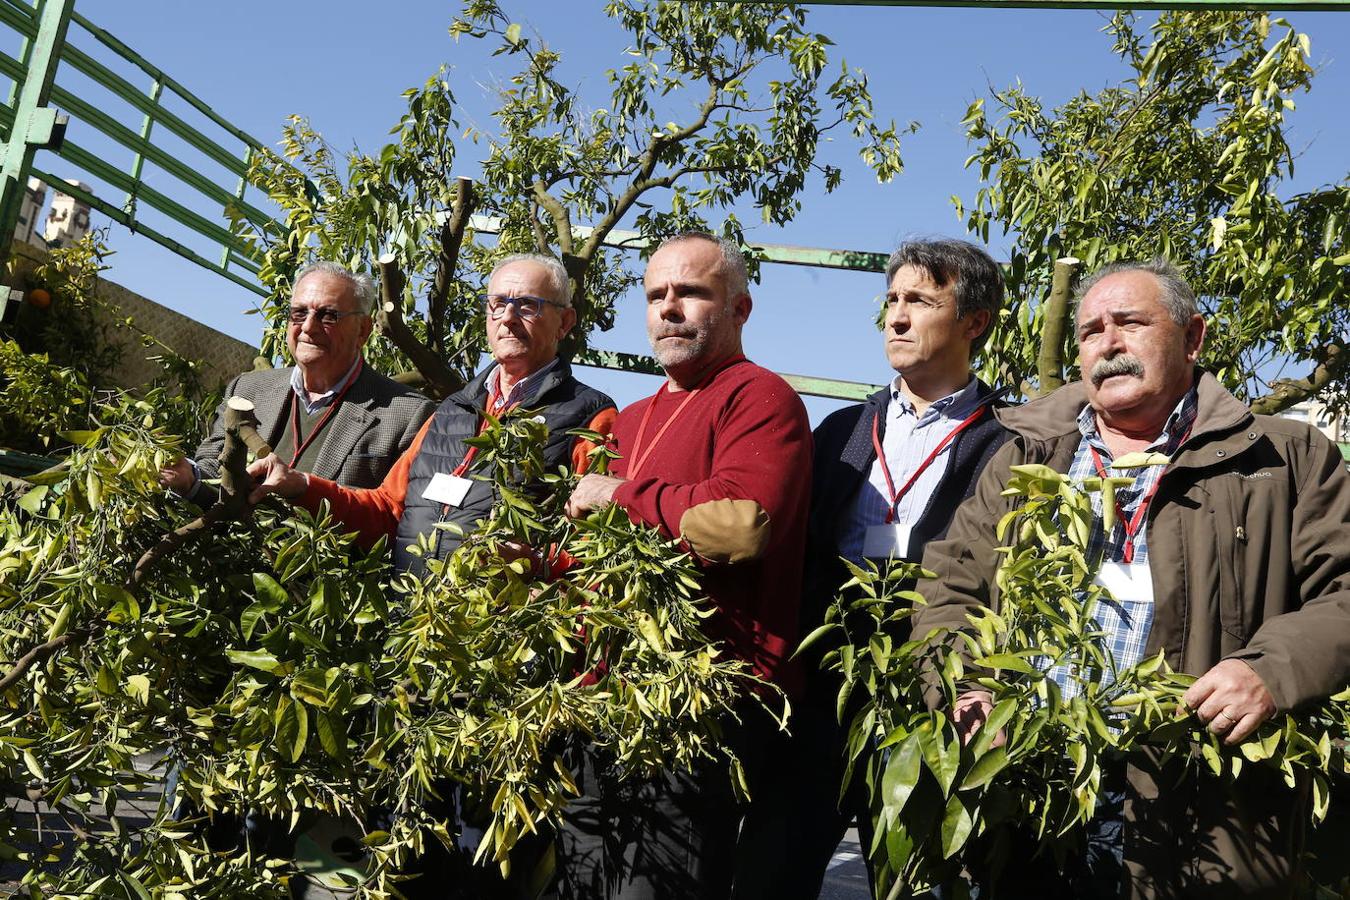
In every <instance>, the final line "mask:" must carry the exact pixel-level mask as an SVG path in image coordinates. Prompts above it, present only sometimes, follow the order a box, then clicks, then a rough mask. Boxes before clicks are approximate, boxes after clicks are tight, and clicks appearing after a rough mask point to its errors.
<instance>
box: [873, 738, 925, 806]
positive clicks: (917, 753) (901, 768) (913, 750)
mask: <svg viewBox="0 0 1350 900" xmlns="http://www.w3.org/2000/svg"><path fill="white" fill-rule="evenodd" d="M920 745H921V739H920V735H919V732H917V731H913V732H910V735H909V737H907V738H905V740H904V741H903V742H902V743H901V744H900V745H899V746H897V747H895V748H894V749H893V750H892V751H891V758H890V759H888V760H887V761H886V769H885V771H884V772H883V773H882V776H881V802H882V805H883V806H884V808H885V810H886V814H887V815H888V816H890V817H891V818H892V820H894V819H897V818H898V817H899V815H900V812H901V810H903V809H904V808H905V804H906V803H908V802H909V798H910V795H911V794H913V793H914V788H915V786H916V785H917V784H918V783H919V764H920V762H921V761H922V757H923V752H922V749H921V746H920Z"/></svg>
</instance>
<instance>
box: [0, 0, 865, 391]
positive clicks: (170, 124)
mask: <svg viewBox="0 0 1350 900" xmlns="http://www.w3.org/2000/svg"><path fill="white" fill-rule="evenodd" d="M0 25H3V26H8V27H9V28H11V29H13V30H14V31H15V32H17V33H18V34H19V35H20V36H21V38H22V49H21V51H20V53H19V56H18V57H17V58H15V57H11V56H8V55H6V54H4V53H0V76H6V77H8V78H10V79H12V80H13V82H14V88H13V90H12V91H11V94H10V98H9V102H8V103H4V104H0V130H4V131H6V132H7V133H8V134H9V136H10V140H9V141H8V143H7V145H6V150H7V154H9V155H12V156H13V157H14V160H15V164H14V165H13V166H11V167H9V168H6V169H5V179H6V181H5V185H6V187H5V191H6V193H5V195H4V197H3V198H0V242H3V241H6V240H7V236H8V235H10V234H12V233H13V230H14V219H15V217H17V210H18V207H19V204H20V202H21V200H22V197H23V188H24V186H25V185H26V184H27V177H28V175H30V174H31V175H34V176H36V177H38V178H40V179H42V180H43V181H45V182H47V183H48V184H51V185H54V186H56V187H57V189H58V190H60V191H62V192H64V193H66V194H69V195H71V196H73V197H75V198H76V199H78V200H80V201H82V202H84V203H87V204H88V205H89V206H90V208H91V209H93V210H96V211H98V212H100V213H102V214H103V215H106V216H107V217H108V218H110V219H112V220H113V221H114V222H117V223H119V224H121V225H124V226H126V227H127V228H128V229H130V230H131V231H133V232H135V233H137V234H142V235H144V236H146V237H148V238H150V239H151V240H153V241H155V242H156V243H158V244H161V245H162V246H164V247H166V248H168V249H169V250H171V251H173V252H174V253H177V254H178V255H180V256H183V257H185V258H187V259H190V260H192V261H193V262H195V263H197V264H198V265H201V266H203V267H205V268H207V269H209V270H211V271H213V272H215V273H216V274H218V275H221V276H223V277H225V278H228V279H230V280H231V281H233V282H234V283H235V284H238V285H240V286H241V287H244V288H247V289H248V290H250V291H253V292H254V293H257V294H260V295H266V293H267V291H266V289H265V288H263V287H262V286H261V285H260V284H259V283H258V281H257V277H256V276H257V273H258V269H259V263H260V262H261V259H260V257H259V255H258V254H257V251H256V250H255V249H254V248H253V247H252V246H250V245H249V244H248V243H247V242H246V241H244V240H243V239H242V238H241V237H240V236H238V235H236V234H234V233H233V232H232V231H231V230H230V228H229V216H228V214H227V211H228V210H235V211H237V214H238V215H240V216H243V217H244V218H246V219H248V220H249V221H251V222H252V223H254V224H256V225H264V224H266V223H267V222H268V221H269V220H270V216H269V215H268V214H267V213H266V212H264V211H263V210H261V209H259V208H258V207H257V206H254V205H252V204H250V203H248V202H247V201H246V200H245V199H244V196H245V191H246V189H247V187H248V180H247V173H248V169H249V165H250V163H251V162H252V159H253V154H254V153H256V152H257V151H259V150H261V149H262V148H263V145H262V143H261V142H260V141H259V140H257V139H256V138H254V137H253V136H251V135H249V134H247V133H246V132H244V131H242V130H241V129H239V128H237V127H235V126H234V125H232V124H231V123H230V122H229V121H227V120H226V119H224V118H223V117H221V116H220V115H219V114H217V113H216V112H215V111H214V110H212V109H211V107H210V106H209V105H208V104H207V103H206V102H205V101H203V100H201V99H200V98H198V97H197V96H196V95H195V94H193V93H192V92H191V91H189V90H188V89H187V88H185V87H184V86H183V85H182V84H180V83H179V82H178V81H176V80H174V79H173V78H171V77H170V76H168V75H167V74H165V73H164V72H163V71H162V70H160V69H159V68H158V67H156V66H155V65H153V64H152V63H150V62H149V61H147V60H146V59H145V58H144V57H142V56H141V55H140V54H139V53H137V52H136V51H134V50H132V49H131V48H130V47H128V46H127V45H126V44H124V43H122V42H121V41H119V40H118V39H117V38H116V37H114V36H113V35H112V34H110V33H109V32H108V31H107V30H105V29H103V28H100V27H99V26H97V25H95V24H94V23H92V22H90V21H89V20H88V19H87V18H85V17H84V16H82V15H80V14H79V13H78V12H75V11H74V0H37V2H36V5H30V4H28V3H25V2H23V0H0ZM70 26H74V28H75V31H76V34H77V35H78V36H79V37H80V38H81V40H88V41H89V42H90V44H89V46H90V49H92V48H93V45H101V46H102V47H103V48H104V50H105V51H111V53H112V54H113V55H114V56H115V57H116V58H119V59H121V60H125V61H126V62H129V63H131V64H132V65H133V66H135V67H136V68H137V69H139V70H140V71H141V72H143V73H144V74H145V75H146V76H147V81H148V86H138V85H136V84H133V83H132V82H130V81H128V80H127V79H126V78H124V77H123V76H121V75H119V74H118V73H117V72H114V71H113V70H112V69H111V68H110V67H109V66H108V65H106V64H104V63H103V62H100V61H99V60H98V59H96V58H95V57H94V55H92V54H91V52H89V50H87V49H83V48H82V47H81V46H79V42H72V41H71V40H70V39H69V37H68V34H67V30H68V29H69V28H70ZM66 67H69V71H70V72H74V73H79V74H80V75H83V76H85V77H87V78H89V79H90V80H92V81H93V82H94V83H95V84H97V85H99V86H100V87H103V88H105V89H107V90H108V91H110V92H111V93H112V94H113V95H114V96H115V97H117V98H119V99H121V100H122V101H125V102H126V103H127V104H128V105H129V106H130V107H131V108H132V109H133V110H134V111H135V113H137V114H139V115H140V116H141V117H142V118H141V119H140V121H139V122H138V123H126V122H122V121H118V119H117V118H116V117H115V116H114V115H113V114H112V113H111V112H109V111H108V110H107V109H105V108H101V107H100V106H99V105H98V104H97V103H95V102H92V101H90V100H89V99H88V98H86V97H82V96H80V95H79V93H78V92H76V91H74V90H72V89H70V88H68V87H65V86H63V85H62V83H61V82H62V77H63V76H65V75H66V73H67V68H66ZM169 97H177V98H179V99H181V100H182V101H183V102H185V103H186V104H187V105H188V106H189V107H190V108H191V109H193V110H195V111H197V112H199V113H201V115H202V116H204V117H205V118H206V119H207V120H208V121H209V122H210V123H212V124H213V125H215V126H217V127H218V128H219V129H220V130H221V132H222V133H223V134H224V135H226V136H228V138H230V139H231V140H230V146H226V145H225V144H222V143H221V142H220V141H219V140H217V139H215V138H212V137H210V136H208V135H207V134H205V133H203V132H202V131H201V130H200V129H198V128H197V127H194V126H193V125H191V124H189V123H188V122H186V121H185V120H184V119H183V118H182V117H181V116H179V115H177V114H175V113H173V112H172V111H170V110H169V109H166V108H165V106H164V102H165V100H166V99H167V98H169ZM53 108H57V109H60V110H62V111H63V112H65V113H66V114H67V115H68V116H69V117H70V123H69V125H68V126H67V127H66V131H67V133H68V134H69V137H67V138H66V139H65V140H63V141H62V140H60V139H59V138H56V137H54V136H53V135H52V134H51V133H50V131H51V129H48V131H46V132H43V131H41V130H40V128H39V127H38V126H40V125H41V124H42V123H43V122H45V121H48V120H52V119H53V115H54V114H53ZM90 131H95V132H98V134H100V135H101V136H102V137H103V138H104V139H106V140H108V141H111V142H112V144H113V145H115V146H117V147H119V148H122V149H124V150H127V151H130V154H131V164H130V166H128V167H123V168H119V167H118V166H116V165H114V164H113V163H111V162H109V161H108V160H107V159H106V154H101V153H98V152H96V151H95V150H93V149H91V148H90V147H89V146H87V145H86V144H85V143H82V142H81V141H82V140H83V139H84V135H86V134H88V133H90ZM162 133H168V134H170V135H172V136H174V137H176V138H177V139H179V140H181V141H183V142H184V143H186V144H187V145H188V146H190V147H192V148H193V149H194V150H196V151H198V152H199V153H201V154H202V155H203V156H205V157H206V158H207V159H209V160H210V161H212V162H213V163H215V164H217V165H219V166H220V167H221V168H222V169H223V170H224V172H225V173H226V175H227V177H230V178H233V179H234V183H233V184H232V185H229V186H226V185H222V184H219V183H218V181H217V180H216V179H213V178H212V177H210V176H209V175H208V174H206V173H203V172H201V171H198V170H197V169H194V168H193V167H192V166H191V165H189V164H188V163H186V162H184V161H183V160H181V159H179V158H178V157H176V156H175V155H174V154H173V153H172V152H170V151H169V150H167V149H165V148H164V147H163V146H160V145H158V144H156V143H155V137H156V136H157V135H158V134H162ZM38 149H49V150H51V151H52V152H53V153H55V154H56V155H57V156H59V157H60V158H61V159H63V160H65V161H67V162H69V163H70V164H71V165H72V166H74V167H75V168H77V169H79V170H81V171H84V172H87V173H89V175H90V176H92V177H93V178H94V179H97V180H99V181H101V182H103V183H105V184H107V185H109V186H111V188H112V189H113V190H115V191H117V192H118V197H117V198H116V199H115V200H114V199H113V198H110V197H106V196H102V195H100V193H99V192H98V191H96V190H84V189H83V188H81V187H79V186H76V185H67V184H64V183H63V179H62V178H60V177H58V176H56V175H54V174H52V173H50V172H48V171H45V170H44V169H42V168H39V167H38V166H35V165H34V164H33V154H34V152H35V151H36V150H38ZM147 163H149V164H151V165H152V166H154V167H156V168H157V169H158V170H159V171H160V172H162V173H164V174H165V175H167V176H168V177H170V178H171V179H172V180H173V181H174V182H175V183H177V184H181V185H185V186H187V187H189V188H191V189H192V190H193V191H195V192H196V195H197V196H198V197H199V198H200V199H201V201H202V205H199V206H195V207H194V206H189V205H188V204H186V203H184V202H181V201H179V200H175V199H174V198H172V197H170V196H169V195H168V194H167V193H166V192H164V191H162V190H159V189H156V188H155V187H152V186H151V185H149V184H147V183H146V182H145V180H144V179H143V174H144V172H145V166H146V164H147ZM203 207H204V208H203ZM142 208H150V209H153V210H156V211H157V212H159V213H161V214H163V215H164V216H166V217H167V218H169V219H170V220H172V221H173V222H175V223H176V224H177V225H179V226H181V227H182V228H184V229H186V230H187V231H188V232H191V233H194V234H196V235H198V236H200V237H204V238H206V239H207V240H208V241H210V242H211V243H212V244H214V245H215V246H217V247H219V248H220V254H219V257H218V258H217V259H208V258H207V257H205V256H203V255H202V254H200V253H198V252H197V251H196V250H193V249H192V248H191V247H189V246H187V244H185V243H184V242H183V241H182V240H179V239H178V238H175V237H173V236H170V235H169V234H165V233H164V232H163V231H160V230H158V229H156V228H154V227H152V226H150V225H148V224H147V223H145V222H144V221H142V220H141V219H140V217H139V216H138V211H139V210H140V209H142ZM5 214H9V215H11V218H9V219H8V220H7V221H8V222H9V225H8V227H5V226H4V222H5V221H6V219H4V215H5ZM473 227H474V229H475V230H477V231H479V232H481V233H485V234H490V233H496V231H497V230H498V229H497V223H496V221H495V220H493V219H490V218H487V217H482V216H476V217H474V221H473ZM578 231H579V236H580V237H583V238H584V237H585V236H586V233H587V230H586V229H578ZM605 243H606V246H610V247H615V248H620V249H626V250H637V249H641V248H642V247H644V246H645V241H644V239H642V238H641V237H640V236H639V235H637V234H636V233H633V232H628V231H614V232H611V233H610V234H609V235H608V239H607V240H606V242H605ZM755 249H756V250H757V251H758V252H759V255H760V257H761V259H762V260H764V261H766V262H771V263H782V264H786V265H804V266H816V267H823V268H836V269H852V270H858V271H867V272H880V271H882V270H883V269H884V267H885V263H886V256H885V254H879V253H866V252H857V251H848V250H821V249H815V248H807V247H791V246H785V245H777V244H765V245H756V246H755ZM576 361H577V362H578V363H580V364H581V365H587V366H593V367H598V368H605V369H614V370H619V371H626V372H641V373H646V374H653V375H657V374H660V371H661V370H660V367H659V366H658V364H657V363H656V361H655V360H654V359H652V358H650V357H647V356H639V355H636V354H630V353H619V352H615V351H607V350H588V351H583V352H582V353H580V354H578V356H577V360H576ZM784 377H785V378H786V379H787V380H788V382H789V383H790V384H792V386H793V387H794V388H796V389H797V390H798V391H799V392H801V393H803V394H809V395H814V396H820V397H831V398H836V399H844V400H859V399H862V398H864V397H866V396H867V394H869V393H871V392H872V391H873V390H875V389H876V388H875V386H874V385H870V384H861V383H857V382H850V381H839V380H836V379H829V378H816V377H812V376H806V375H790V374H785V375H784Z"/></svg>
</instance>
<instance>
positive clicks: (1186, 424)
mask: <svg viewBox="0 0 1350 900" xmlns="http://www.w3.org/2000/svg"><path fill="white" fill-rule="evenodd" d="M1197 410H1198V400H1197V395H1196V391H1195V388H1191V390H1190V391H1188V392H1187V393H1186V396H1184V397H1182V398H1181V400H1180V401H1179V402H1178V403H1177V405H1176V408H1175V409H1173V410H1172V413H1171V415H1169V416H1168V417H1167V422H1166V423H1165V424H1164V425H1163V430H1162V433H1161V434H1159V435H1158V437H1157V438H1155V439H1154V441H1153V442H1152V443H1151V444H1149V445H1148V447H1146V448H1145V452H1153V453H1162V454H1165V455H1166V456H1172V455H1174V454H1175V453H1176V452H1177V450H1178V449H1179V448H1180V447H1181V444H1182V442H1183V441H1185V440H1186V437H1187V435H1189V434H1190V432H1191V427H1192V426H1193V425H1194V424H1195V417H1196V413H1197ZM1078 430H1079V432H1080V433H1081V434H1082V435H1083V437H1082V439H1081V440H1080V441H1079V442H1078V450H1077V452H1075V454H1074V457H1073V463H1072V464H1071V465H1070V466H1069V478H1070V479H1071V480H1072V481H1073V482H1074V483H1075V484H1080V485H1081V484H1082V482H1083V481H1084V479H1087V478H1092V477H1094V476H1096V475H1097V474H1098V472H1097V464H1096V461H1095V460H1094V459H1093V458H1092V450H1093V449H1094V448H1095V449H1096V451H1097V455H1098V456H1099V457H1100V458H1101V461H1102V466H1103V468H1106V469H1108V470H1109V474H1111V475H1116V476H1123V475H1127V474H1131V473H1132V474H1133V476H1134V481H1133V482H1132V483H1131V484H1128V485H1123V486H1121V487H1119V488H1117V489H1116V496H1115V502H1116V503H1117V505H1118V511H1119V515H1117V516H1116V522H1115V527H1114V528H1112V529H1111V533H1110V534H1107V533H1106V529H1105V528H1104V527H1103V525H1102V504H1103V503H1104V502H1107V498H1104V497H1103V496H1102V494H1101V493H1100V492H1098V493H1095V494H1093V495H1092V512H1093V520H1092V533H1091V536H1090V537H1089V539H1088V559H1090V560H1094V559H1100V560H1101V561H1102V562H1123V561H1124V559H1125V547H1126V545H1127V544H1131V543H1132V544H1133V545H1134V562H1135V563H1136V564H1139V563H1146V562H1148V523H1147V522H1141V523H1140V527H1139V529H1138V531H1136V532H1135V534H1134V536H1133V538H1131V536H1130V535H1129V533H1128V532H1127V531H1126V529H1125V523H1126V521H1128V520H1130V519H1131V518H1133V516H1134V515H1135V513H1136V512H1138V510H1139V504H1140V503H1141V502H1143V500H1144V498H1145V497H1147V496H1148V495H1149V494H1150V493H1151V492H1152V491H1153V490H1154V488H1155V487H1156V486H1157V484H1158V482H1159V480H1160V479H1161V478H1162V476H1163V472H1164V471H1166V469H1167V467H1166V466H1140V467H1139V468H1137V469H1133V470H1130V469H1116V470H1110V466H1111V460H1112V456H1111V451H1110V450H1109V449H1107V446H1106V443H1105V441H1103V440H1102V437H1101V433H1100V432H1099V431H1098V429H1097V416H1096V413H1095V412H1094V411H1093V409H1092V407H1091V406H1084V407H1083V410H1082V412H1080V413H1079V414H1078ZM1093 620H1094V621H1095V622H1096V624H1097V626H1098V628H1100V629H1101V631H1102V633H1103V634H1104V636H1105V641H1106V647H1107V649H1109V650H1110V652H1111V657H1112V660H1113V661H1114V663H1115V671H1116V672H1121V671H1124V670H1125V669H1128V668H1129V667H1131V666H1134V665H1137V664H1138V663H1139V662H1140V661H1142V660H1143V658H1144V647H1145V646H1146V645H1147V644H1148V636H1149V632H1150V630H1151V629H1152V627H1153V604H1152V603H1150V602H1146V601H1142V600H1109V601H1108V600H1105V599H1103V600H1101V601H1099V602H1098V603H1097V605H1096V607H1095V608H1094V609H1093ZM1049 673H1050V677H1051V678H1053V679H1054V680H1055V682H1056V683H1057V684H1058V685H1059V686H1060V690H1061V691H1062V693H1063V695H1064V696H1065V697H1071V696H1074V695H1076V694H1077V693H1079V682H1078V679H1077V678H1075V677H1074V676H1073V673H1072V672H1071V671H1070V669H1069V668H1068V667H1067V666H1055V667H1054V668H1052V669H1050V670H1049ZM1113 680H1114V676H1113V674H1112V673H1109V672H1108V673H1104V674H1103V677H1102V681H1103V682H1104V683H1110V682H1111V681H1113Z"/></svg>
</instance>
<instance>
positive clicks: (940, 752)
mask: <svg viewBox="0 0 1350 900" xmlns="http://www.w3.org/2000/svg"><path fill="white" fill-rule="evenodd" d="M947 737H948V733H947V730H946V729H943V730H941V731H936V732H933V733H930V734H929V735H928V736H927V739H926V740H925V741H924V743H923V761H924V762H925V763H926V764H927V765H928V770H929V771H930V772H932V773H933V776H934V777H935V778H937V782H938V786H939V787H941V788H942V795H943V796H944V797H945V796H946V795H947V794H948V793H949V792H950V791H951V789H952V782H954V781H955V780H956V772H957V770H958V769H960V767H961V739H960V738H959V737H957V736H956V735H954V734H952V735H950V740H944V738H947Z"/></svg>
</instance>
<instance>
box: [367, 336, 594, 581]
mask: <svg viewBox="0 0 1350 900" xmlns="http://www.w3.org/2000/svg"><path fill="white" fill-rule="evenodd" d="M494 368H495V366H489V367H488V368H487V369H486V370H485V371H483V372H480V373H479V374H478V376H477V377H476V378H474V380H473V381H471V382H469V384H468V385H466V386H465V387H464V389H463V390H461V391H459V392H458V393H456V394H452V395H451V396H449V397H447V398H446V399H445V402H443V403H442V404H441V405H440V408H438V409H437V410H436V414H435V415H434V416H433V417H432V419H431V426H430V427H429V428H428V429H427V433H426V437H425V438H423V440H422V446H421V449H420V450H418V452H417V456H416V457H415V458H414V459H413V461H412V467H411V469H410V470H409V472H408V493H407V495H406V497H405V499H404V506H403V517H402V518H401V519H399V522H398V534H397V535H396V537H395V539H394V566H395V569H396V571H399V572H413V573H415V574H420V573H421V572H422V571H423V563H422V559H421V558H420V557H418V556H415V555H414V554H412V553H410V552H408V548H409V547H413V546H416V544H417V536H418V535H420V534H430V533H431V532H432V531H433V530H435V529H434V526H435V525H436V523H437V522H453V523H454V524H456V525H458V526H459V527H460V528H462V529H464V532H465V533H466V534H467V533H468V532H470V531H472V530H473V527H474V525H475V523H477V522H478V521H479V520H481V519H483V518H484V517H486V516H487V514H488V513H489V512H490V511H491V510H492V504H493V503H495V502H496V499H497V496H496V491H495V490H494V489H493V488H492V486H491V485H489V484H488V483H486V482H481V481H475V482H474V483H473V486H472V487H470V488H469V493H468V494H467V495H466V496H465V497H464V502H463V503H461V504H460V505H459V506H457V507H454V506H452V507H450V508H449V509H448V510H447V511H445V512H442V510H443V509H445V507H444V505H443V504H441V503H436V502H433V501H431V500H427V499H425V498H424V497H423V496H422V494H423V493H424V492H425V491H426V489H427V486H428V485H429V484H431V479H432V477H433V476H435V474H436V473H437V472H444V473H446V474H447V475H448V474H450V473H451V472H453V471H454V470H455V467H456V466H458V465H459V464H460V461H461V460H463V459H464V454H465V452H466V451H467V450H468V447H467V446H465V444H464V440H465V439H466V438H471V437H473V436H474V435H476V434H477V433H478V427H479V424H480V418H481V414H482V410H483V406H484V405H485V404H486V403H487V393H488V392H487V379H488V376H489V375H491V373H492V370H493V369H494ZM613 405H614V401H613V400H611V399H609V397H607V396H605V395H604V394H602V393H600V392H599V391H597V390H595V389H594V388H590V387H587V386H586V385H584V384H582V383H581V382H579V381H577V380H576V379H575V378H573V377H572V369H571V367H570V366H569V365H568V364H567V362H566V361H564V360H559V361H558V364H557V365H556V366H554V367H553V368H552V369H551V370H549V371H548V372H547V373H546V374H545V375H544V377H543V379H542V380H541V381H540V382H539V383H538V384H536V385H534V386H533V388H532V390H531V392H530V393H529V394H528V395H527V396H526V398H525V399H524V401H522V402H521V404H520V406H519V409H521V410H528V411H532V414H535V413H537V414H539V415H542V416H543V417H544V422H545V423H546V424H547V425H548V441H547V443H546V444H545V445H544V461H545V463H547V465H548V467H549V468H550V469H556V468H557V467H558V466H560V465H567V464H568V462H569V457H570V455H571V451H572V442H573V440H574V438H573V437H572V436H571V435H569V434H568V433H567V432H568V431H569V430H570V429H573V428H582V427H585V426H586V425H588V424H590V422H591V421H592V420H593V419H594V418H595V416H596V414H597V413H599V412H600V411H601V410H603V409H605V408H606V407H611V406H613ZM460 543H461V538H460V537H459V536H458V535H457V534H455V533H454V532H453V531H449V530H442V531H441V532H440V536H439V539H438V540H437V541H436V544H435V554H434V555H435V556H436V558H437V559H444V558H445V556H446V555H447V554H449V553H451V552H452V551H453V550H454V549H455V548H456V547H458V546H459V545H460Z"/></svg>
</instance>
